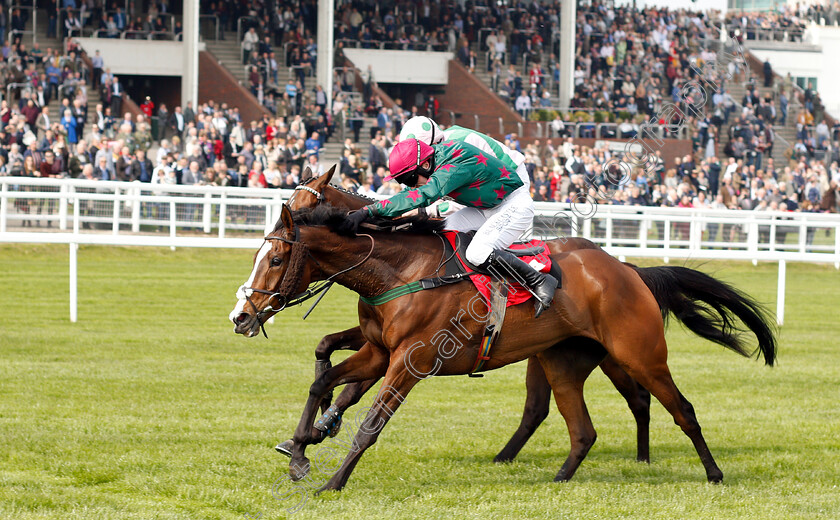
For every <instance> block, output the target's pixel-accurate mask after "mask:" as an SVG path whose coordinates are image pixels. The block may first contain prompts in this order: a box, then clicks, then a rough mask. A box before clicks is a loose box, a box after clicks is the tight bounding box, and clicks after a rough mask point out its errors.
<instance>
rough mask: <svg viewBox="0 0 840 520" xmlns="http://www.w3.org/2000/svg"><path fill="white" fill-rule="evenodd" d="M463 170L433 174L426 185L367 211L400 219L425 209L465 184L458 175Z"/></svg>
mask: <svg viewBox="0 0 840 520" xmlns="http://www.w3.org/2000/svg"><path fill="white" fill-rule="evenodd" d="M461 168H463V167H461ZM461 168H459V167H454V168H450V169H449V170H443V169H440V170H438V171H436V172H435V173H434V174H432V176H431V177H430V178H429V182H427V183H426V184H425V185H423V186H420V187H419V188H409V189H407V190H403V191H401V192H399V193H397V194H396V195H394V196H393V197H391V198H390V199H385V200H380V201H379V202H376V203H374V204H371V205H369V206H367V207H366V209H367V210H368V212H369V213H370V214H371V215H377V216H380V217H398V216H400V215H402V214H404V213H406V212H408V211H411V210H413V209H417V208H424V207H426V206H428V205H429V204H432V203H433V202H435V201H436V200H438V199H440V198H441V197H443V196H444V195H446V194H447V193H450V192H451V191H454V190H455V189H457V188H458V187H460V186H461V185H462V184H463V182H461V180H462V179H463V177H462V176H459V175H457V173H458V170H460V169H461Z"/></svg>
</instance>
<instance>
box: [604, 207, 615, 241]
mask: <svg viewBox="0 0 840 520" xmlns="http://www.w3.org/2000/svg"><path fill="white" fill-rule="evenodd" d="M604 238H605V239H606V246H607V247H612V245H613V217H612V213H607V230H606V237H604Z"/></svg>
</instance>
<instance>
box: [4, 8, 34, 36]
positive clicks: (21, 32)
mask: <svg viewBox="0 0 840 520" xmlns="http://www.w3.org/2000/svg"><path fill="white" fill-rule="evenodd" d="M15 9H17V10H20V11H29V12H30V13H29V14H30V17H29V18H30V20H29V22H31V23H32V30H27V29H24V30H16V29H12V28H11V27H12V13H13V12H14V11H15ZM24 25H25V24H24ZM6 27H8V28H9V35H8V40H9V43H11V42H13V41H14V40H15V36H17V35H20V36H21V38H22V37H23V35H24V34H31V35H32V43H35V42H37V41H38V36H37V34H36V32H37V31H35V29H36V28H37V27H38V9H37V8H36V7H35V2H32V5H12V6H9V14H8V17H7V18H6Z"/></svg>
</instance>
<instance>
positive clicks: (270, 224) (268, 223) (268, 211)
mask: <svg viewBox="0 0 840 520" xmlns="http://www.w3.org/2000/svg"><path fill="white" fill-rule="evenodd" d="M273 213H274V208H273V205H272V204H271V201H270V200H267V201H265V234H266V235H270V234H271V230H272V229H274V221H273V220H271V215H272V214H273Z"/></svg>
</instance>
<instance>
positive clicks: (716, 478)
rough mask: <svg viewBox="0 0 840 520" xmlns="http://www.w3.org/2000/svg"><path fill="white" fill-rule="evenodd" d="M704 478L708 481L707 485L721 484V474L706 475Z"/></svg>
mask: <svg viewBox="0 0 840 520" xmlns="http://www.w3.org/2000/svg"><path fill="white" fill-rule="evenodd" d="M706 478H708V479H709V483H711V484H720V483H721V482H723V473H721V472H717V473H712V474H710V475H707V476H706Z"/></svg>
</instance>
